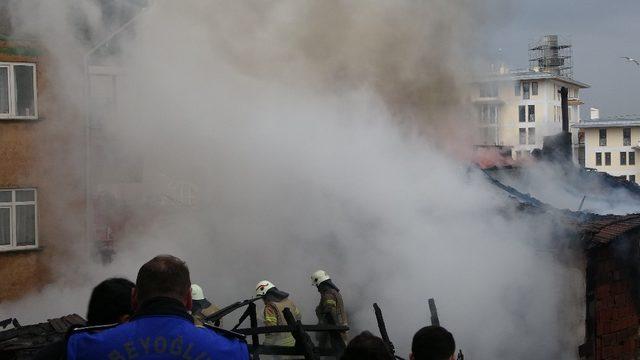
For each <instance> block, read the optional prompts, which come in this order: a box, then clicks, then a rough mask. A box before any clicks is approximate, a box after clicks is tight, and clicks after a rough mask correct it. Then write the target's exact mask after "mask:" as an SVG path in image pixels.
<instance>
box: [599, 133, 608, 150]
mask: <svg viewBox="0 0 640 360" xmlns="http://www.w3.org/2000/svg"><path fill="white" fill-rule="evenodd" d="M599 133H600V146H607V129H600V131H599Z"/></svg>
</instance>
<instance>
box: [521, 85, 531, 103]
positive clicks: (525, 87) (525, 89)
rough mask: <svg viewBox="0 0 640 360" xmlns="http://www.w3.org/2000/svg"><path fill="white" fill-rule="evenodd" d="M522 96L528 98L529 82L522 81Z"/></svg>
mask: <svg viewBox="0 0 640 360" xmlns="http://www.w3.org/2000/svg"><path fill="white" fill-rule="evenodd" d="M522 98H523V99H525V100H528V99H530V96H529V83H528V82H523V83H522Z"/></svg>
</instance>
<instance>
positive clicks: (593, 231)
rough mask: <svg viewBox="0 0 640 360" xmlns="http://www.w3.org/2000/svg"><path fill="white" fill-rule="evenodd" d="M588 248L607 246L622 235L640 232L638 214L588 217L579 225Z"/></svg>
mask: <svg viewBox="0 0 640 360" xmlns="http://www.w3.org/2000/svg"><path fill="white" fill-rule="evenodd" d="M579 227H580V229H581V230H582V232H583V234H584V235H585V240H587V241H588V242H589V244H588V247H589V248H591V247H595V246H599V245H603V244H608V243H610V242H612V241H614V240H616V239H618V238H620V237H622V236H624V235H630V234H632V233H634V232H640V214H629V215H590V216H589V219H588V220H586V221H583V222H582V223H581V224H579Z"/></svg>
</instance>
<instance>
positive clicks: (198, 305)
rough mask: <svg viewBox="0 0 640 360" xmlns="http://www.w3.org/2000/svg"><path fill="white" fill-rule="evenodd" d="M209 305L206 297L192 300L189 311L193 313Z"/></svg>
mask: <svg viewBox="0 0 640 360" xmlns="http://www.w3.org/2000/svg"><path fill="white" fill-rule="evenodd" d="M209 306H211V303H210V302H209V300H207V299H202V300H193V308H192V309H191V313H192V314H195V313H197V312H200V311H202V310H203V309H206V308H208V307H209Z"/></svg>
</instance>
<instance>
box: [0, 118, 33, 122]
mask: <svg viewBox="0 0 640 360" xmlns="http://www.w3.org/2000/svg"><path fill="white" fill-rule="evenodd" d="M42 120H44V118H43V117H37V118H21V117H6V118H5V117H0V122H3V121H6V122H18V121H20V122H30V121H33V122H38V121H42Z"/></svg>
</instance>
